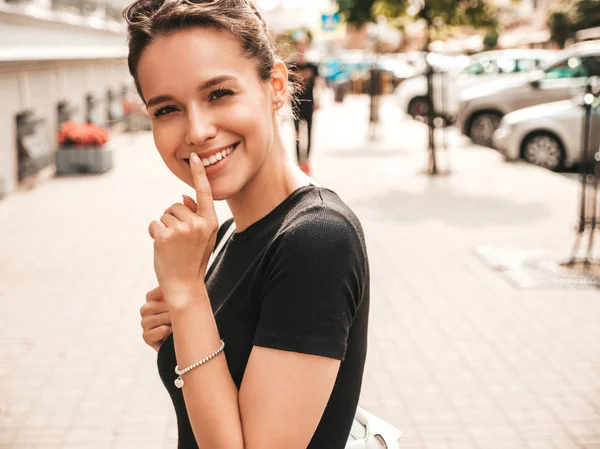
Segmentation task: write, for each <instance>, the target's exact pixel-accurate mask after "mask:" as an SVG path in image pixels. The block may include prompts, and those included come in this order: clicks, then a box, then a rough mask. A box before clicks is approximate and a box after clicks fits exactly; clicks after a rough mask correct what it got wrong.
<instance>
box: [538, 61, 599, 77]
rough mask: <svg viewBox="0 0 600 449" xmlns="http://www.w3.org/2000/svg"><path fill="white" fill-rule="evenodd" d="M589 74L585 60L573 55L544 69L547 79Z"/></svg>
mask: <svg viewBox="0 0 600 449" xmlns="http://www.w3.org/2000/svg"><path fill="white" fill-rule="evenodd" d="M588 75H589V71H588V69H587V67H586V66H585V64H583V60H582V59H581V58H579V57H577V56H572V57H570V58H568V59H566V60H564V61H561V62H559V63H558V64H555V65H553V66H552V67H550V68H547V69H546V70H545V71H544V78H546V79H556V78H579V77H584V76H588Z"/></svg>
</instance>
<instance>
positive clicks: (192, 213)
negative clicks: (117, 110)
mask: <svg viewBox="0 0 600 449" xmlns="http://www.w3.org/2000/svg"><path fill="white" fill-rule="evenodd" d="M124 16H125V17H126V19H127V21H128V23H129V51H130V52H129V61H128V62H129V69H130V72H131V74H132V76H133V78H134V80H135V83H136V86H137V88H138V91H139V94H140V95H141V97H142V99H143V101H144V103H145V104H146V107H147V109H148V113H149V116H150V117H151V121H152V130H153V134H154V141H155V144H156V147H157V149H158V151H159V153H160V155H161V157H162V158H163V161H164V162H165V164H166V166H167V168H168V169H169V170H170V171H171V172H172V173H173V174H174V175H175V176H177V177H178V178H179V179H180V180H182V181H183V182H184V183H186V184H188V185H189V186H191V187H193V188H194V189H195V191H196V200H195V201H194V200H193V199H191V198H189V197H185V198H184V201H183V203H177V204H174V205H172V206H171V207H169V208H168V209H167V210H166V211H165V213H164V214H163V215H162V216H161V217H160V219H159V220H156V221H153V222H152V223H151V224H150V227H149V233H150V236H151V237H152V238H153V240H154V268H155V271H156V275H157V279H158V284H159V287H157V288H156V289H154V290H152V291H151V292H149V293H148V295H147V300H146V304H145V305H144V306H143V307H142V308H141V315H142V327H143V329H144V340H145V341H146V343H147V344H149V345H150V346H152V347H153V348H155V349H156V350H157V351H158V368H159V373H160V376H161V378H162V380H163V383H164V385H165V387H166V388H167V390H168V392H169V394H170V395H171V398H172V400H173V404H174V406H175V411H176V414H177V420H178V421H177V422H178V430H179V446H178V447H179V448H186V449H187V448H196V447H200V448H203V449H242V448H249V449H252V448H259V449H271V448H273V449H275V448H276V449H281V448H289V449H300V448H302V449H304V448H307V447H308V448H311V449H316V448H319V449H324V448H331V449H341V448H343V447H344V446H345V443H346V440H347V438H348V434H349V431H350V426H351V423H352V419H353V416H354V412H355V410H356V407H357V403H358V398H359V394H360V387H361V381H362V374H363V367H364V362H365V355H366V347H367V322H368V311H369V271H368V261H367V253H366V249H365V243H364V238H363V233H362V229H361V226H360V223H359V221H358V219H357V218H356V216H355V215H354V214H353V213H352V212H351V211H350V210H349V208H348V207H347V206H346V205H345V204H344V203H343V202H342V201H341V200H340V199H339V197H338V196H337V195H336V194H335V193H334V192H332V191H330V190H328V189H325V188H321V187H317V186H315V185H313V184H311V182H310V179H309V178H307V177H306V176H305V175H304V174H303V173H302V172H301V171H300V170H299V169H298V168H297V166H296V164H295V163H293V162H292V161H289V160H288V158H287V157H286V154H285V151H284V148H283V144H282V139H281V136H280V132H279V126H278V120H277V111H278V110H279V109H280V108H281V107H283V105H284V104H285V103H286V101H287V99H288V98H287V97H288V91H289V86H288V71H287V68H286V65H285V64H284V63H283V62H282V61H280V60H278V59H276V57H275V54H274V50H273V46H272V41H271V39H270V37H269V34H268V31H267V29H266V25H265V24H264V22H263V21H262V19H261V18H260V15H259V13H258V11H257V10H256V9H255V7H254V6H253V5H252V4H251V3H250V2H247V1H246V0H216V1H209V2H200V3H197V4H194V3H189V2H187V1H186V2H183V1H180V0H169V1H167V2H164V3H163V1H162V0H140V1H139V2H137V3H134V4H132V5H131V6H130V7H128V8H127V9H126V10H125V11H124ZM213 200H226V201H227V203H228V206H229V207H230V209H231V212H232V214H233V218H234V221H235V226H236V233H235V234H233V236H232V237H231V238H229V239H227V237H223V236H224V235H225V234H226V230H227V228H228V227H229V224H230V223H231V221H229V222H226V223H224V224H223V226H221V228H218V223H217V217H216V215H215V210H214V203H213ZM221 238H225V239H227V240H224V243H225V247H224V250H223V251H221V252H220V254H219V255H218V256H217V257H216V259H215V260H214V263H213V264H212V265H211V267H210V269H209V270H208V272H207V273H206V275H205V272H206V268H207V264H208V259H209V256H210V254H211V252H212V250H213V248H214V247H215V244H216V242H217V241H219V239H221ZM223 345H225V347H224V350H223ZM176 369H177V371H175V370H176ZM182 372H183V373H182ZM178 373H179V374H178Z"/></svg>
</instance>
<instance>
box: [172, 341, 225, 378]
mask: <svg viewBox="0 0 600 449" xmlns="http://www.w3.org/2000/svg"><path fill="white" fill-rule="evenodd" d="M224 348H225V342H224V341H223V340H221V347H220V348H219V349H217V350H216V351H215V352H213V353H212V354H211V355H209V356H208V357H205V358H203V359H202V360H200V361H199V362H196V363H194V364H193V365H190V366H188V367H187V368H185V369H183V370H181V371H179V368H178V367H177V365H175V374H177V375H178V376H179V377H178V378H177V379H175V386H176V387H177V388H181V387H183V384H184V382H183V379H182V378H181V376H183V375H184V374H185V373H187V372H190V371H191V370H193V369H194V368H198V367H199V366H200V365H203V364H205V363H206V362H208V361H209V360H210V359H212V358H213V357H215V356H217V355H218V354H219V353H220V352H221V351H223V349H224Z"/></svg>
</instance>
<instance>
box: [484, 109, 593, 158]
mask: <svg viewBox="0 0 600 449" xmlns="http://www.w3.org/2000/svg"><path fill="white" fill-rule="evenodd" d="M584 119H585V109H584V108H583V107H582V106H581V104H579V103H578V102H577V101H575V99H573V100H563V101H556V102H553V103H545V104H541V105H537V106H532V107H529V108H524V109H519V110H517V111H515V112H511V113H510V114H506V115H505V116H504V118H503V119H502V121H501V122H500V126H499V127H498V129H497V130H496V131H495V132H494V134H493V138H492V141H493V146H494V148H496V149H497V150H498V151H500V152H501V153H502V154H503V155H504V156H505V157H506V159H507V160H518V159H525V160H526V161H528V162H531V163H532V164H536V165H539V166H541V167H545V168H548V169H550V170H560V169H563V168H568V167H572V166H574V165H576V164H577V163H578V162H579V161H580V160H581V157H582V130H583V121H584Z"/></svg>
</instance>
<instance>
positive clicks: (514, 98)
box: [456, 41, 600, 146]
mask: <svg viewBox="0 0 600 449" xmlns="http://www.w3.org/2000/svg"><path fill="white" fill-rule="evenodd" d="M589 76H600V42H598V41H595V42H585V43H581V44H575V45H572V46H571V47H569V48H567V49H566V50H564V51H563V53H561V56H560V58H559V59H558V60H556V62H554V63H552V64H550V65H549V66H548V67H546V68H545V69H544V70H541V71H536V72H533V73H531V74H530V76H527V79H526V80H524V79H523V78H516V79H510V80H498V81H493V82H490V83H485V84H482V85H480V86H476V87H473V88H470V89H467V90H465V91H463V92H462V94H461V95H460V106H459V113H458V117H457V122H456V124H457V126H459V127H460V129H461V131H462V133H463V134H466V135H467V136H469V137H470V138H471V139H472V140H473V142H475V143H477V144H480V145H486V146H491V144H492V135H493V133H494V131H495V130H496V129H497V128H498V126H499V125H500V120H501V119H502V117H503V116H504V115H505V114H508V113H509V112H512V111H516V110H517V109H522V108H525V107H529V106H534V105H537V104H542V103H550V102H553V101H559V100H567V99H569V98H571V97H572V96H573V94H574V93H575V92H576V91H577V90H578V88H579V87H580V86H581V85H582V84H583V83H584V81H585V79H586V78H587V77H589Z"/></svg>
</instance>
